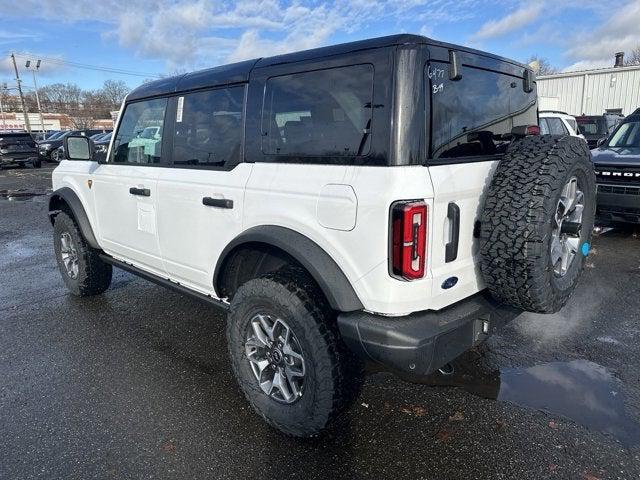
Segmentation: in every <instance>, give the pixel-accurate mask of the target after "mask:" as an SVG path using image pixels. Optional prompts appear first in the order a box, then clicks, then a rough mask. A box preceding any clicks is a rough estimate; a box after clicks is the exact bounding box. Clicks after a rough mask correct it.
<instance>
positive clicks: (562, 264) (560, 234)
mask: <svg viewBox="0 0 640 480" xmlns="http://www.w3.org/2000/svg"><path fill="white" fill-rule="evenodd" d="M583 211H584V193H583V192H582V190H580V184H579V182H578V179H577V178H576V177H571V178H570V179H569V181H568V182H567V183H566V185H565V186H564V188H563V189H562V193H561V194H560V200H558V205H557V206H556V213H555V216H554V226H553V229H552V232H551V264H552V265H553V272H554V273H555V274H556V276H559V277H563V276H564V275H566V274H567V272H568V271H569V268H570V267H571V264H572V263H573V261H574V259H575V257H576V255H577V253H578V249H579V247H580V235H581V233H582V214H583Z"/></svg>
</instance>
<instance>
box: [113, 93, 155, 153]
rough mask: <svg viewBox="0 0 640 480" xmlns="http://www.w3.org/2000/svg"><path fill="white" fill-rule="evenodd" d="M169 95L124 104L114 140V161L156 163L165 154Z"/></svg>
mask: <svg viewBox="0 0 640 480" xmlns="http://www.w3.org/2000/svg"><path fill="white" fill-rule="evenodd" d="M166 109H167V99H166V98H156V99H153V100H144V101H142V102H135V103H130V104H129V105H127V106H126V107H125V110H124V114H123V115H122V120H121V121H120V126H119V127H118V132H117V133H116V137H115V140H114V142H113V153H112V157H111V161H112V162H113V163H135V164H157V163H160V157H161V153H162V127H163V124H164V114H165V111H166Z"/></svg>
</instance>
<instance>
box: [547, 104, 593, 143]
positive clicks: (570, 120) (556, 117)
mask: <svg viewBox="0 0 640 480" xmlns="http://www.w3.org/2000/svg"><path fill="white" fill-rule="evenodd" d="M539 117H540V133H541V134H542V135H571V136H572V137H579V138H581V139H582V140H584V141H585V142H586V141H587V139H586V138H584V135H582V134H581V133H579V132H578V122H577V121H576V117H574V116H572V115H569V114H568V113H565V112H558V111H555V110H543V111H541V112H540V113H539Z"/></svg>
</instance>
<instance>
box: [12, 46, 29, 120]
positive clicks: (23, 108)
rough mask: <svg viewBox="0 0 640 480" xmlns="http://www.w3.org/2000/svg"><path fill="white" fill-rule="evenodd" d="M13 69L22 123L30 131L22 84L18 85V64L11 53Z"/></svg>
mask: <svg viewBox="0 0 640 480" xmlns="http://www.w3.org/2000/svg"><path fill="white" fill-rule="evenodd" d="M11 60H13V69H14V70H15V71H16V83H17V84H18V93H19V94H20V103H21V104H22V113H23V114H24V125H25V127H27V132H29V133H31V123H29V115H28V114H27V104H26V103H24V95H22V86H21V85H20V82H21V80H20V74H19V73H18V65H17V64H16V56H15V55H14V54H13V53H12V54H11Z"/></svg>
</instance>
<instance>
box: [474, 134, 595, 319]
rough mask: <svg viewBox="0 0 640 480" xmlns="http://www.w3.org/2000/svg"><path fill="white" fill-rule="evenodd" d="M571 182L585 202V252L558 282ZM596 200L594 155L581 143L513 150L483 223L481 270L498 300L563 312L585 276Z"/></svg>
mask: <svg viewBox="0 0 640 480" xmlns="http://www.w3.org/2000/svg"><path fill="white" fill-rule="evenodd" d="M572 177H576V178H577V179H578V182H579V184H580V186H581V190H582V192H583V194H584V211H583V218H582V228H581V229H580V233H579V237H580V243H579V245H580V248H579V249H578V253H577V254H576V256H575V258H574V260H573V262H572V263H571V266H570V267H569V269H568V270H567V272H566V274H564V275H563V276H558V275H556V274H555V273H554V267H553V265H552V262H551V241H552V230H553V226H554V225H555V221H554V216H555V212H556V209H557V206H558V201H559V199H560V194H561V193H562V189H563V187H564V186H565V184H566V183H567V182H568V181H569V180H570V179H571V178H572ZM595 198H596V185H595V175H594V172H593V163H592V160H591V153H590V151H589V148H588V147H587V144H586V142H584V141H583V140H582V139H579V138H576V137H569V136H557V135H542V136H531V137H526V138H524V139H521V140H517V141H515V142H513V144H512V145H511V146H510V147H509V150H508V151H507V153H506V154H505V156H504V158H503V159H502V160H501V161H500V164H499V165H498V167H497V169H496V172H495V175H494V176H493V179H492V181H491V184H490V186H489V188H488V191H487V194H486V198H485V202H484V208H483V211H482V215H481V218H480V221H481V228H480V255H481V263H480V264H481V270H482V275H483V277H484V281H485V283H486V285H487V287H488V288H489V290H490V292H491V293H492V295H493V296H494V297H496V298H497V299H499V300H502V301H503V302H505V303H507V304H510V305H512V306H514V307H517V308H521V309H523V310H526V311H530V312H536V313H554V312H557V311H558V310H560V308H562V307H563V306H564V305H565V303H566V302H567V300H568V298H569V296H570V295H571V293H572V292H573V290H574V289H575V287H576V285H577V283H578V279H579V277H580V274H581V273H582V270H583V268H584V254H585V252H588V249H589V245H590V243H591V234H592V230H593V222H594V214H595ZM585 244H586V245H585Z"/></svg>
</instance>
